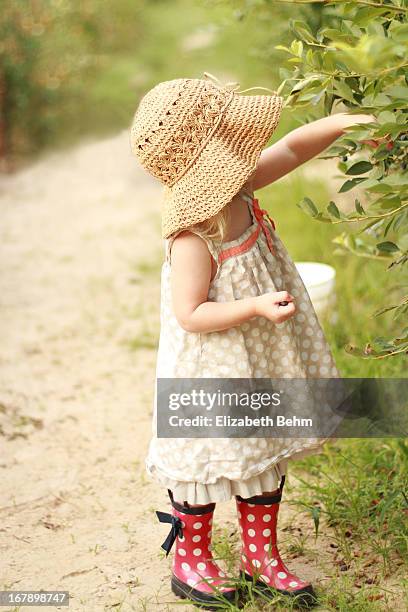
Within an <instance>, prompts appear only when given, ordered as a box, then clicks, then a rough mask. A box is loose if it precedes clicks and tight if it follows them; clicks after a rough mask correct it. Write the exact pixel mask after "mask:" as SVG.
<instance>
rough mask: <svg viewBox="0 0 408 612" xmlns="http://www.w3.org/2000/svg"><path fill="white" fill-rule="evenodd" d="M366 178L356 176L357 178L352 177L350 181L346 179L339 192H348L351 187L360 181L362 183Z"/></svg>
mask: <svg viewBox="0 0 408 612" xmlns="http://www.w3.org/2000/svg"><path fill="white" fill-rule="evenodd" d="M363 180H364V178H363V177H361V178H355V179H351V180H349V181H346V182H345V183H343V185H342V186H341V187H340V189H339V193H346V191H350V189H353V188H354V187H355V186H356V185H358V184H359V183H361V181H363Z"/></svg>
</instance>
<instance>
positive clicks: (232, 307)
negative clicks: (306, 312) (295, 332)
mask: <svg viewBox="0 0 408 612" xmlns="http://www.w3.org/2000/svg"><path fill="white" fill-rule="evenodd" d="M210 281H211V256H210V253H209V252H208V248H207V245H206V244H205V242H204V240H202V239H201V238H200V237H199V236H197V235H195V234H192V233H190V232H188V231H186V232H181V233H180V234H179V235H178V236H177V238H176V239H175V240H174V242H173V246H172V253H171V293H172V305H173V311H174V314H175V316H176V319H177V321H178V323H179V325H180V326H181V327H182V328H183V329H185V330H186V331H188V332H198V333H207V332H215V331H222V330H224V329H229V328H230V327H235V326H236V325H240V324H241V323H244V322H245V321H247V320H248V319H251V318H252V317H255V316H258V315H259V316H265V317H267V318H269V319H270V320H272V321H274V322H275V323H279V322H281V321H284V320H286V319H287V318H289V317H290V316H292V315H293V313H294V310H295V308H294V304H293V296H291V295H290V294H288V293H287V292H286V291H279V292H275V293H270V294H265V295H260V296H254V297H248V298H244V299H241V300H233V301H231V302H210V301H208V291H209V286H210ZM283 300H286V301H287V302H288V304H287V306H279V301H283Z"/></svg>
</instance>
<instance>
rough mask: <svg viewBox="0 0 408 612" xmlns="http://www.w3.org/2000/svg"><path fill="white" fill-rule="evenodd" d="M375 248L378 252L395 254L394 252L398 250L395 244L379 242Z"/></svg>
mask: <svg viewBox="0 0 408 612" xmlns="http://www.w3.org/2000/svg"><path fill="white" fill-rule="evenodd" d="M376 246H377V249H378V250H379V251H383V252H385V253H395V252H396V251H399V250H400V249H399V247H398V246H397V245H396V244H395V242H389V241H386V242H379V243H378V244H377V245H376Z"/></svg>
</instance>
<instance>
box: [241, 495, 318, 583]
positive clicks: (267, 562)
mask: <svg viewBox="0 0 408 612" xmlns="http://www.w3.org/2000/svg"><path fill="white" fill-rule="evenodd" d="M238 507H239V509H240V517H239V524H240V527H241V528H242V532H241V534H242V535H241V538H242V551H241V569H242V570H243V571H244V572H245V573H246V574H249V575H250V576H254V574H258V575H259V578H258V580H259V579H260V580H261V582H264V583H265V584H268V585H269V586H272V587H273V588H275V589H277V590H281V591H294V592H297V591H299V592H300V591H301V590H302V589H304V588H306V587H308V585H310V583H307V582H305V581H304V580H301V579H300V578H298V577H297V576H296V575H295V574H293V573H292V572H290V571H289V569H288V568H287V567H286V565H285V564H284V562H283V561H282V559H281V556H280V554H279V550H278V547H277V539H276V529H277V516H278V511H279V503H274V504H267V505H264V504H255V505H254V504H249V503H247V502H245V501H240V500H237V508H238ZM250 517H251V519H250ZM265 523H268V525H269V527H268V528H267V529H265V528H264V526H265ZM249 525H250V526H251V527H250V529H248V527H249ZM250 532H251V533H250Z"/></svg>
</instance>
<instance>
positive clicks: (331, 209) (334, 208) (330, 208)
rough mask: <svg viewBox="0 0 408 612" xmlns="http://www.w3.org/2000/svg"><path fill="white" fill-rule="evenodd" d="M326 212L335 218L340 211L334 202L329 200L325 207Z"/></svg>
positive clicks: (338, 216)
mask: <svg viewBox="0 0 408 612" xmlns="http://www.w3.org/2000/svg"><path fill="white" fill-rule="evenodd" d="M327 212H328V213H329V215H332V216H333V217H336V219H340V211H339V209H338V208H337V206H336V204H335V203H334V202H333V201H331V202H330V203H329V205H328V207H327Z"/></svg>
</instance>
